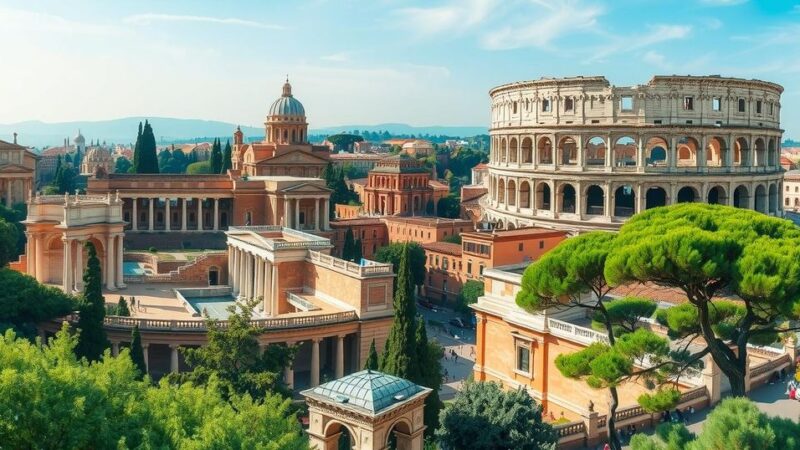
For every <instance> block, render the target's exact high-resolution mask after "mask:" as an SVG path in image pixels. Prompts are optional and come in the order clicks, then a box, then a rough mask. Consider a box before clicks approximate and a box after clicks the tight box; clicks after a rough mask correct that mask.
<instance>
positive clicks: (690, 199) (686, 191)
mask: <svg viewBox="0 0 800 450" xmlns="http://www.w3.org/2000/svg"><path fill="white" fill-rule="evenodd" d="M699 198H700V194H699V193H698V192H697V189H695V188H693V187H692V186H684V187H682V188H680V189H678V195H677V198H676V203H694V202H696V201H697V200H698V199H699Z"/></svg>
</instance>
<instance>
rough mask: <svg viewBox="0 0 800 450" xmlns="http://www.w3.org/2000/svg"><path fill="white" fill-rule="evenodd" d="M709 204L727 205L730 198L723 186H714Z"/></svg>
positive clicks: (709, 195) (709, 193) (710, 192)
mask: <svg viewBox="0 0 800 450" xmlns="http://www.w3.org/2000/svg"><path fill="white" fill-rule="evenodd" d="M708 203H709V204H711V205H727V204H728V196H727V195H725V189H723V188H722V186H714V187H713V188H711V189H710V190H709V191H708Z"/></svg>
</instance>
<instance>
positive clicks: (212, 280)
mask: <svg viewBox="0 0 800 450" xmlns="http://www.w3.org/2000/svg"><path fill="white" fill-rule="evenodd" d="M207 275H208V278H207V280H208V285H209V286H217V285H219V284H222V278H221V277H222V271H220V270H219V267H217V266H211V267H209V268H208V274H207Z"/></svg>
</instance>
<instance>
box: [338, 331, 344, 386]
mask: <svg viewBox="0 0 800 450" xmlns="http://www.w3.org/2000/svg"><path fill="white" fill-rule="evenodd" d="M343 376H344V336H343V335H341V334H340V335H339V336H337V337H336V378H337V379H338V378H342V377H343Z"/></svg>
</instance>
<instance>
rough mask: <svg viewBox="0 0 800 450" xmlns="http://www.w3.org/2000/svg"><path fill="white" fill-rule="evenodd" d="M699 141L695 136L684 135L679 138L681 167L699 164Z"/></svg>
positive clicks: (679, 161)
mask: <svg viewBox="0 0 800 450" xmlns="http://www.w3.org/2000/svg"><path fill="white" fill-rule="evenodd" d="M698 148H699V145H697V141H696V140H695V139H694V138H691V137H688V136H684V137H682V138H680V139H678V151H677V155H678V156H677V162H678V166H681V167H692V166H696V165H697V149H698Z"/></svg>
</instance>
